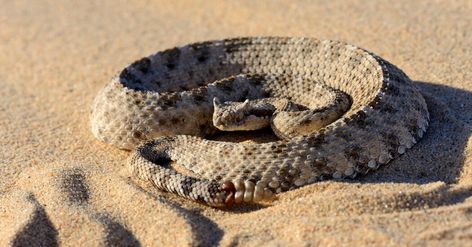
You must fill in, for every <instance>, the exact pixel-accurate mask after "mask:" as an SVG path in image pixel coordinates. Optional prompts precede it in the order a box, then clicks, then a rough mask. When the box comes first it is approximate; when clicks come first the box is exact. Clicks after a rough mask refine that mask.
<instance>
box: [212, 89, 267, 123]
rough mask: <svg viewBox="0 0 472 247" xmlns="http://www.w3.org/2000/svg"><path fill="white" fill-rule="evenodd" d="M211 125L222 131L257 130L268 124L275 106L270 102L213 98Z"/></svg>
mask: <svg viewBox="0 0 472 247" xmlns="http://www.w3.org/2000/svg"><path fill="white" fill-rule="evenodd" d="M213 107H214V108H213V109H214V110H213V125H214V126H215V127H216V128H218V129H220V130H223V131H241V130H257V129H262V128H265V127H267V126H269V125H270V119H271V117H272V115H273V113H274V111H275V108H274V107H273V106H272V105H270V104H265V103H260V102H257V101H256V100H253V101H251V100H248V99H246V100H245V101H244V102H233V101H226V102H221V101H220V100H219V99H218V98H216V97H215V98H213Z"/></svg>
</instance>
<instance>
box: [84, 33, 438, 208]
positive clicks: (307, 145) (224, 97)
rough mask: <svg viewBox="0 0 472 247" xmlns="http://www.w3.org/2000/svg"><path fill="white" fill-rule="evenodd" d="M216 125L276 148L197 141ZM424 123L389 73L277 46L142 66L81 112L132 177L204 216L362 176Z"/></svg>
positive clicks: (237, 46) (199, 52)
mask: <svg viewBox="0 0 472 247" xmlns="http://www.w3.org/2000/svg"><path fill="white" fill-rule="evenodd" d="M264 98H268V99H269V100H267V102H265V101H264ZM238 102H239V103H238ZM261 102H262V103H261ZM280 102H282V103H280ZM261 104H262V105H261ZM287 105H292V106H294V105H295V106H296V107H292V108H290V107H288V108H287ZM224 107H227V108H228V110H227V113H224V112H223V113H220V114H219V115H218V114H217V112H218V111H219V110H218V109H219V108H223V111H224ZM233 108H241V109H242V108H244V109H245V111H243V113H241V112H237V110H235V109H233ZM217 110H218V111H217ZM240 115H243V116H240ZM222 116H223V117H224V116H226V118H227V120H224V119H223V120H221V119H219V117H222ZM243 118H244V119H243ZM333 118H334V119H333ZM224 121H228V122H229V123H230V124H231V122H232V124H233V125H236V127H237V128H236V127H234V126H233V127H234V128H236V129H241V128H242V129H244V128H245V127H244V125H245V124H244V123H240V122H247V123H248V124H249V125H251V123H252V125H254V126H256V125H257V126H258V125H259V123H263V124H260V126H258V127H254V128H252V129H257V128H262V127H264V126H267V124H268V125H269V126H271V127H272V129H273V130H274V133H276V134H277V136H279V137H280V140H277V141H272V142H267V143H258V144H245V143H233V142H222V141H214V140H208V139H204V137H205V136H209V135H212V134H215V133H217V132H218V131H220V130H218V128H216V127H218V126H216V127H215V124H216V125H221V126H220V128H223V129H224V126H223V125H224V124H225V123H224ZM428 122H429V113H428V110H427V106H426V103H425V101H424V98H423V97H422V95H421V94H420V93H419V91H418V89H417V88H416V87H415V85H414V83H413V82H412V81H411V80H410V79H409V78H408V77H407V75H405V73H403V72H402V71H401V70H400V69H398V68H397V67H395V66H394V65H392V64H391V63H389V62H387V61H385V60H384V59H382V58H380V57H379V56H377V55H375V54H372V53H371V52H368V51H366V50H364V49H361V48H358V47H356V46H353V45H350V44H346V43H343V42H339V41H330V40H317V39H312V38H284V37H249V38H233V39H225V40H215V41H207V42H200V43H194V44H189V45H185V46H182V47H177V48H172V49H168V50H164V51H160V52H157V53H155V54H153V55H151V56H148V57H144V58H142V59H140V60H138V61H136V62H134V63H132V64H131V65H129V66H127V67H126V68H125V69H123V70H122V71H121V73H120V74H119V75H117V76H116V77H114V78H113V79H112V80H111V82H109V83H108V84H106V85H105V87H104V88H103V89H102V90H101V91H100V92H99V93H98V95H97V96H96V98H95V100H94V103H93V106H92V112H91V125H92V132H93V134H94V135H95V136H96V137H97V138H98V139H100V140H102V141H104V142H107V143H110V144H112V145H114V146H116V147H118V148H122V149H130V150H131V149H132V150H134V151H133V152H132V154H131V157H130V160H129V165H130V167H131V170H132V172H133V174H134V175H135V176H137V177H139V178H140V179H143V180H147V181H150V182H151V183H152V184H153V185H154V186H156V187H157V188H159V189H162V190H166V191H169V192H173V193H176V194H179V195H180V196H183V197H186V198H188V199H191V200H194V201H198V202H202V203H205V204H208V205H210V206H215V207H225V206H231V205H232V204H233V203H242V202H246V203H250V202H258V201H261V200H266V199H271V198H273V196H274V195H275V194H276V193H280V192H283V191H287V190H290V189H293V188H297V187H300V186H303V185H306V184H310V183H314V182H316V181H320V180H323V179H328V178H334V179H338V178H347V177H350V178H354V177H355V176H356V175H357V174H365V173H367V172H368V171H370V170H375V169H377V168H378V167H379V166H380V165H382V164H386V163H388V162H389V161H391V160H392V159H395V158H396V157H398V156H399V155H401V154H403V153H405V151H407V149H409V148H411V147H412V146H413V145H414V144H415V143H416V142H417V141H418V140H419V139H421V138H422V136H423V134H424V133H425V131H426V129H427V126H428ZM239 125H241V126H239ZM233 127H231V126H230V127H228V128H229V129H231V128H233ZM170 161H173V162H176V163H178V164H180V165H182V166H184V167H185V168H186V169H187V170H188V171H189V172H191V174H184V173H185V172H179V171H177V170H176V169H175V168H174V167H172V166H171V165H170Z"/></svg>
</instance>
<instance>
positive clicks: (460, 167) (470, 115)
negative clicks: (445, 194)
mask: <svg viewBox="0 0 472 247" xmlns="http://www.w3.org/2000/svg"><path fill="white" fill-rule="evenodd" d="M416 85H417V87H418V88H419V89H420V91H421V93H422V94H423V96H424V97H425V100H426V103H427V105H428V110H429V113H430V119H431V120H430V125H429V128H428V130H427V131H426V134H425V135H424V137H423V139H421V140H420V141H419V142H418V143H417V144H416V145H414V146H413V147H412V149H410V150H408V151H407V152H406V154H404V155H402V156H400V157H398V158H397V159H395V160H394V161H392V162H390V163H389V164H388V165H386V166H383V167H381V168H379V170H377V171H375V172H371V173H369V174H367V175H366V176H362V177H360V178H359V180H357V182H359V181H360V182H362V183H381V182H388V183H413V184H426V183H431V182H439V181H441V182H444V183H446V184H453V183H457V182H459V180H460V176H461V174H464V170H465V169H467V170H469V169H472V168H468V167H466V166H465V165H466V164H465V161H466V156H465V150H466V147H467V142H468V140H469V138H470V136H471V132H472V127H471V126H472V93H471V92H468V91H466V90H462V89H458V88H453V87H449V86H445V85H439V84H436V83H431V82H422V81H416Z"/></svg>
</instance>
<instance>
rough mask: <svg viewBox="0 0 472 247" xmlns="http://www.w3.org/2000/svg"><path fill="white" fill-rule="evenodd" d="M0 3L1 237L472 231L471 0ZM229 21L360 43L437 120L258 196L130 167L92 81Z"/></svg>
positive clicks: (398, 235) (159, 238) (411, 236)
mask: <svg viewBox="0 0 472 247" xmlns="http://www.w3.org/2000/svg"><path fill="white" fill-rule="evenodd" d="M0 6H1V7H0V246H10V245H13V246H56V245H62V246H103V245H110V246H140V245H141V246H188V245H195V246H208V245H221V246H239V245H241V246H260V245H266V246H345V245H354V246H365V245H369V246H405V245H420V246H424V245H431V246H467V245H468V246H472V138H471V132H472V69H471V68H472V46H471V44H472V14H471V13H472V2H471V1H468V0H465V1H403V0H402V1H358V0H348V1H258V2H257V3H255V2H252V1H198V2H197V1H178V0H175V1H151V0H147V1H146V0H143V1H137V0H133V1H124V0H107V1H52V0H50V1H48V0H15V1H1V5H0ZM236 36H304V37H315V38H324V39H333V40H342V41H345V42H349V43H352V44H355V45H357V46H360V47H363V48H366V49H368V50H370V51H372V52H374V53H376V54H378V55H380V56H382V57H383V58H385V59H387V60H388V61H390V62H392V63H393V64H395V65H397V66H398V67H400V68H401V69H403V70H404V71H405V72H406V73H407V74H408V75H409V76H410V78H412V80H414V81H416V83H417V86H418V87H419V89H420V90H421V92H422V93H423V94H424V96H425V98H426V100H427V103H428V108H429V111H430V114H431V125H430V128H429V129H428V131H427V133H426V135H425V137H424V138H423V139H422V140H421V141H420V142H419V143H418V144H417V145H415V146H414V148H412V149H411V150H409V151H408V152H407V153H406V154H405V155H403V156H401V157H400V158H399V159H397V160H395V161H393V162H391V163H389V165H387V166H385V167H382V168H381V169H379V170H378V171H376V172H373V173H370V174H368V175H367V176H364V177H360V178H358V179H355V180H341V181H326V182H320V183H316V184H312V185H309V186H305V187H302V188H300V189H297V190H294V191H290V192H286V193H282V194H280V195H279V196H278V198H277V200H275V201H273V202H270V203H267V204H262V205H252V206H251V205H249V206H248V205H246V206H244V205H243V206H236V207H234V208H232V209H230V210H220V209H214V208H210V207H207V206H204V205H200V204H197V203H194V202H190V201H187V200H185V199H181V198H179V197H177V196H174V195H171V194H169V193H165V192H160V191H158V190H156V189H154V188H153V187H152V186H150V185H149V184H145V183H142V182H140V181H136V180H135V179H134V178H133V177H132V176H131V174H130V172H129V169H128V168H127V166H126V159H127V157H128V154H129V152H127V151H123V150H118V149H116V148H114V147H112V146H110V145H107V144H106V143H102V142H100V141H97V140H96V139H95V138H94V136H93V135H92V133H91V131H90V122H89V114H90V106H91V103H92V101H93V99H94V97H95V95H96V93H97V92H98V90H100V89H101V88H102V87H103V86H104V85H105V83H106V82H107V81H109V79H110V78H111V77H112V76H113V75H115V74H116V73H118V72H119V71H120V70H121V69H122V68H123V67H124V66H126V65H127V64H129V63H131V62H133V61H134V60H136V59H139V58H141V57H143V56H147V55H149V54H152V53H154V52H156V51H158V50H162V49H166V48H170V47H174V46H179V45H184V44H187V43H191V42H196V41H203V40H210V39H220V38H227V37H236ZM399 121H401V120H400V119H399ZM238 138H239V139H240V140H242V139H251V138H252V136H251V135H249V136H245V137H244V136H243V137H237V138H236V139H238ZM228 139H231V138H228ZM256 141H257V140H256Z"/></svg>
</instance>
